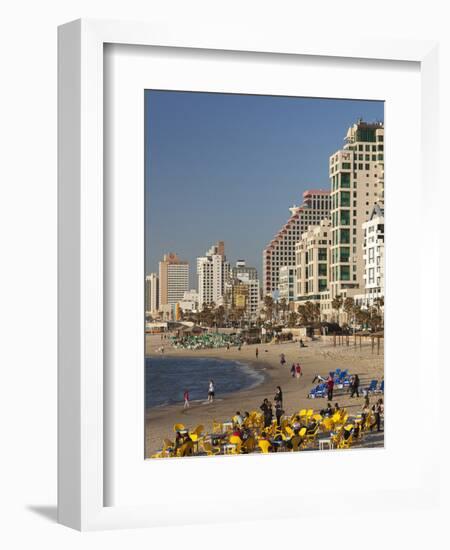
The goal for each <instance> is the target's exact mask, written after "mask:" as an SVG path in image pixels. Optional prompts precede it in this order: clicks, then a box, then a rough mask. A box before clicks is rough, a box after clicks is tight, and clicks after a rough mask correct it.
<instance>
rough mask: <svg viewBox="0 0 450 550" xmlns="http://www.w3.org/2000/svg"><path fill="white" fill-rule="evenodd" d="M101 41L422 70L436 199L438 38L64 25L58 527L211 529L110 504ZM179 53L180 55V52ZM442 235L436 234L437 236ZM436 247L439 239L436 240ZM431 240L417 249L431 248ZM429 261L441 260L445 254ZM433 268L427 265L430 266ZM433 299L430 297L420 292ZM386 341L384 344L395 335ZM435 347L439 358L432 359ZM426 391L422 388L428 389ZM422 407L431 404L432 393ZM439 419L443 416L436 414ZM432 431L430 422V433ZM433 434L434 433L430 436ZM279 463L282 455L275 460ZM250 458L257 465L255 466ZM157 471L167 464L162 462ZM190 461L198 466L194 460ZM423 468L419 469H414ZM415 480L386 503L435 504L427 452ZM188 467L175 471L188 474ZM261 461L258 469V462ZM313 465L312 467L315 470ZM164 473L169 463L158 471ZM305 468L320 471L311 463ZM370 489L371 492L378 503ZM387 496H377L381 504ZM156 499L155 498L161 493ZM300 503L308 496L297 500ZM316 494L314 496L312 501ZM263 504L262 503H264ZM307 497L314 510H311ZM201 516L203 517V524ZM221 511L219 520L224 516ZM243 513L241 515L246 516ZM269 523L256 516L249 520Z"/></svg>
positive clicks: (433, 308) (194, 515)
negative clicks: (397, 65) (106, 439)
mask: <svg viewBox="0 0 450 550" xmlns="http://www.w3.org/2000/svg"><path fill="white" fill-rule="evenodd" d="M106 44H123V45H141V46H160V47H165V48H173V49H180V51H181V49H182V48H183V49H186V48H188V49H196V50H197V49H201V50H204V51H216V50H224V51H233V52H242V55H244V52H258V53H260V54H261V55H264V54H266V55H269V54H280V55H287V56H305V55H307V56H312V57H313V58H319V57H327V58H328V57H330V58H349V59H355V58H357V59H359V60H361V63H364V60H367V61H370V60H382V61H386V62H389V61H392V62H394V61H407V62H415V63H418V64H420V85H421V92H422V94H421V113H420V120H421V130H420V132H421V136H422V145H423V147H422V150H421V157H422V158H421V166H422V168H421V174H420V180H421V186H422V188H425V187H426V189H427V191H430V192H433V191H434V192H437V191H438V189H439V185H440V182H439V181H438V178H437V175H436V169H435V167H436V164H437V161H436V158H437V154H438V153H437V152H438V149H439V143H438V134H437V132H436V131H435V129H436V127H437V120H438V101H437V93H438V92H437V89H438V86H437V80H438V58H437V51H438V50H437V44H436V43H435V42H433V41H415V40H411V41H396V40H391V41H390V40H369V39H363V38H361V40H358V41H356V40H355V38H354V36H352V37H351V39H346V38H345V37H340V38H339V39H336V38H335V37H328V38H327V39H323V38H322V37H315V38H314V37H312V36H311V35H302V36H284V35H283V34H282V33H281V32H280V33H274V34H273V36H270V37H269V36H266V35H264V36H262V35H258V34H257V33H248V34H247V33H243V32H241V33H239V32H237V33H235V34H234V35H233V37H231V36H230V34H229V32H228V29H225V28H220V27H218V28H208V29H203V28H200V26H199V27H198V28H196V29H193V28H190V29H187V28H182V27H180V28H178V29H177V33H176V34H174V32H173V28H171V29H167V28H165V27H162V26H160V25H159V24H157V23H155V24H152V23H133V22H126V23H123V22H114V21H97V20H79V21H75V22H72V23H68V24H66V25H63V26H62V27H60V28H59V34H58V45H59V61H58V85H59V105H58V114H59V150H58V158H59V171H58V180H59V199H58V208H59V225H58V233H59V244H58V253H59V260H58V269H59V312H58V313H59V322H58V326H59V351H58V365H59V366H58V377H59V382H58V392H59V399H58V403H59V407H58V418H59V426H58V453H59V457H58V469H59V473H58V518H59V521H60V523H62V524H65V525H67V526H70V527H73V528H76V529H80V530H94V529H110V528H126V527H146V526H156V525H164V524H170V523H175V524H180V523H183V522H201V521H211V520H212V518H211V517H209V516H208V515H207V514H206V508H207V507H210V508H211V510H212V511H213V512H214V513H215V514H217V512H218V510H220V507H216V506H215V505H212V504H211V503H209V502H206V503H204V505H203V508H202V505H201V504H200V503H198V502H194V503H193V504H192V509H190V510H189V513H186V517H185V518H184V519H183V517H182V513H181V511H179V513H177V512H176V510H175V508H176V506H174V509H172V510H169V509H163V507H159V508H160V509H159V510H157V509H155V506H150V505H145V504H138V503H137V504H135V505H132V504H130V503H127V506H115V505H109V506H107V505H105V502H106V500H108V499H105V495H106V494H107V493H108V491H109V490H110V488H109V487H108V486H107V480H108V477H107V476H105V460H104V459H105V457H104V435H105V432H104V427H105V411H107V410H108V409H107V408H105V400H104V392H105V391H107V389H108V388H106V387H105V384H104V369H105V368H107V365H104V349H103V344H104V328H105V326H104V325H105V323H104V305H105V304H104V284H105V275H107V274H105V272H104V269H103V268H104V254H105V251H104V237H105V234H104V228H105V224H104V209H105V207H107V205H105V204H104V189H103V185H104V177H103V176H104V169H103V168H104V167H103V163H104V155H103V151H104V148H103V140H104V137H105V136H104V135H103V128H104V121H103V114H104V101H103V99H104V46H105V45H106ZM175 51H176V50H175ZM422 215H423V219H424V220H425V223H427V224H429V225H430V226H432V225H433V221H434V220H433V219H432V215H433V214H432V211H431V210H427V209H424V212H423V213H422ZM437 231H438V229H437V228H436V229H430V232H431V233H429V235H430V234H431V236H433V235H434V234H435V232H437ZM431 238H432V237H431ZM424 247H425V243H422V242H421V243H420V245H418V250H425V248H424ZM428 254H431V255H432V257H433V258H436V256H437V254H438V251H437V250H434V249H430V250H429V251H428ZM428 260H429V261H432V260H430V258H429V257H428ZM426 291H428V297H427V299H426V300H425V292H426ZM418 294H419V295H420V308H421V311H422V312H423V313H424V314H425V313H426V314H427V316H429V318H430V316H432V315H436V314H437V313H438V310H439V301H438V287H437V285H436V288H434V289H432V290H431V291H430V289H426V288H425V286H424V285H422V284H420V285H419V290H418ZM388 337H389V335H388ZM436 337H437V336H436V335H435V334H433V333H432V331H431V330H430V328H429V327H428V328H427V327H426V326H423V334H422V333H421V335H420V338H423V339H425V338H427V339H428V341H429V342H430V341H431V344H430V347H431V351H430V352H429V355H428V358H429V363H430V364H429V366H428V367H427V375H426V376H427V378H432V377H433V376H437V372H438V351H437V350H438V347H437V346H435V347H434V348H433V345H432V343H433V341H434V339H435V338H436ZM433 349H434V351H433ZM424 388H425V386H423V387H422V388H418V391H422V392H425V391H426V390H425V389H424ZM425 401H426V396H425ZM433 413H434V414H435V413H436V409H435V408H434V409H433V410H430V414H433ZM431 425H432V426H434V424H433V423H432V424H431ZM430 430H431V431H433V430H435V428H434V427H431V428H430ZM275 458H278V457H275ZM251 460H256V461H257V460H258V457H252V458H251ZM158 462H159V463H160V464H162V463H163V462H164V461H158ZM193 462H195V461H193ZM419 462H420V463H419ZM419 462H418V464H417V467H418V479H419V481H418V482H417V483H416V484H415V485H414V486H413V485H411V487H403V488H402V489H398V490H395V491H392V494H390V495H389V496H390V504H389V505H390V506H392V507H395V506H399V505H402V504H405V503H409V504H411V503H413V502H419V501H423V499H425V500H426V501H427V502H428V503H432V502H434V501H435V500H436V499H437V495H438V489H437V487H438V481H439V480H438V477H437V475H438V474H437V472H436V471H434V469H433V467H432V465H433V460H432V459H430V453H428V454H421V456H420V459H419ZM183 464H184V463H183V461H181V462H179V463H178V464H177V465H176V467H177V468H182V467H183ZM256 464H259V463H258V462H255V465H256ZM308 464H309V463H308ZM162 467H164V468H165V467H166V466H162ZM308 467H313V466H311V465H309V466H308ZM372 493H373V492H372V491H370V490H369V491H368V494H369V495H371V497H373V498H375V497H374V495H373V494H372ZM386 496H387V495H386V494H385V492H384V493H383V491H380V494H379V495H378V496H377V497H376V498H381V499H382V498H385V497H386ZM155 499H158V494H156V495H155ZM300 500H301V499H300ZM319 500H320V494H318V495H317V502H319ZM260 501H261V499H260V500H258V499H256V502H260ZM314 502H315V501H314V497H313V496H312V495H311V494H309V495H308V506H311V505H312V504H314ZM288 508H289V507H288V506H281V507H280V510H279V515H280V516H283V515H288V514H292V515H293V516H298V515H302V513H305V511H306V507H302V506H301V505H299V506H298V507H291V508H290V510H288ZM202 512H205V515H204V516H202ZM222 512H223V516H221V517H222V519H224V520H226V521H229V520H233V519H239V513H238V511H237V510H231V511H230V512H229V513H227V512H226V511H225V510H223V511H222ZM222 512H220V513H222ZM241 512H242V510H241ZM259 517H264V516H263V515H262V514H260V513H259V512H258V510H256V512H255V514H254V516H252V517H251V518H250V519H258V518H259Z"/></svg>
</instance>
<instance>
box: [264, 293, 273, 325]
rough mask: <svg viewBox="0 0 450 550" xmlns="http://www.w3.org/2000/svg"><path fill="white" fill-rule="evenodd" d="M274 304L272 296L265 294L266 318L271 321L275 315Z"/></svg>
mask: <svg viewBox="0 0 450 550" xmlns="http://www.w3.org/2000/svg"><path fill="white" fill-rule="evenodd" d="M273 306H274V301H273V298H272V296H264V309H265V311H266V319H267V320H269V321H270V322H271V321H272V317H273Z"/></svg>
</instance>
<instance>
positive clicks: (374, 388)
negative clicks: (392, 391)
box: [367, 380, 378, 394]
mask: <svg viewBox="0 0 450 550" xmlns="http://www.w3.org/2000/svg"><path fill="white" fill-rule="evenodd" d="M377 386H378V380H371V381H370V385H369V387H368V388H367V392H368V393H369V394H370V393H375V392H376V391H377Z"/></svg>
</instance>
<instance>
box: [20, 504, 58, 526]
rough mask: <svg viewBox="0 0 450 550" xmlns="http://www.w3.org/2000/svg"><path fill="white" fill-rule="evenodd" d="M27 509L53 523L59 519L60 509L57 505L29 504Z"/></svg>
mask: <svg viewBox="0 0 450 550" xmlns="http://www.w3.org/2000/svg"><path fill="white" fill-rule="evenodd" d="M27 509H28V510H30V512H34V513H35V514H37V515H38V516H41V517H43V518H45V519H46V520H48V521H51V522H52V523H56V522H57V521H58V509H57V507H56V506H39V505H38V506H27Z"/></svg>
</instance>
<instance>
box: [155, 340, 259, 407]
mask: <svg viewBox="0 0 450 550" xmlns="http://www.w3.org/2000/svg"><path fill="white" fill-rule="evenodd" d="M183 351H185V350H183ZM198 351H199V354H198V355H197V354H196V355H195V358H197V359H216V360H217V361H227V362H229V363H235V364H236V365H239V366H242V367H244V368H248V369H250V370H251V371H252V373H251V374H249V375H248V377H249V378H250V377H251V376H252V375H254V374H256V375H258V376H261V377H262V379H261V380H256V381H255V382H253V383H252V384H250V385H249V386H248V387H245V388H241V389H236V390H233V391H228V392H226V393H220V392H219V395H220V399H225V398H227V397H229V396H233V395H235V394H236V395H237V394H239V393H241V392H245V391H251V390H253V389H255V388H257V387H258V386H260V385H261V384H264V383H265V382H267V379H268V375H267V372H266V370H267V367H266V366H261V365H260V364H259V362H258V361H250V360H247V359H241V360H238V359H235V358H233V359H231V358H228V357H223V356H221V355H215V356H214V355H203V354H201V352H202V351H205V350H198ZM215 351H217V350H215ZM170 356H171V355H170V354H167V355H166V354H164V355H161V354H150V355H146V356H145V359H151V358H160V357H170ZM172 356H176V357H177V358H179V359H193V358H194V356H193V355H189V354H186V355H182V354H172ZM206 397H207V396H206V395H205V399H190V400H189V403H190V404H192V403H203V402H204V401H206ZM183 405H184V403H183V401H182V400H181V401H178V402H177V403H166V404H164V403H162V404H161V405H152V406H151V407H146V408H145V413H146V414H147V412H151V411H152V410H154V409H158V408H164V407H166V408H170V407H183Z"/></svg>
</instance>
